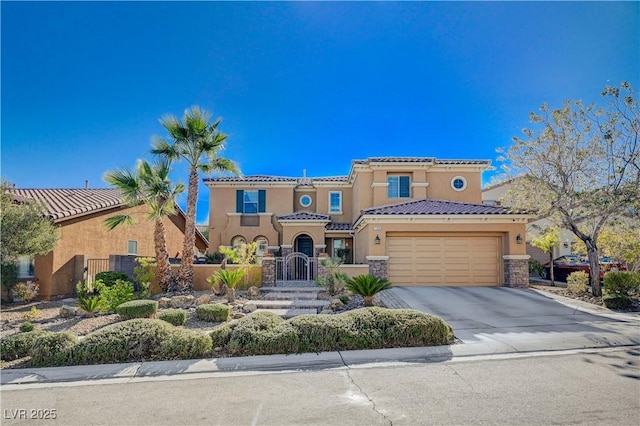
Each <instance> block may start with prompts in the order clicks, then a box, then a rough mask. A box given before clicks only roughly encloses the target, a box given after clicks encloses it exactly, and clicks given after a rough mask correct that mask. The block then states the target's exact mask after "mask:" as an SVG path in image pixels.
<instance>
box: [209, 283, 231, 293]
mask: <svg viewBox="0 0 640 426" xmlns="http://www.w3.org/2000/svg"><path fill="white" fill-rule="evenodd" d="M211 290H212V291H213V294H215V295H216V296H224V295H225V294H227V286H226V285H224V284H221V283H220V281H218V282H216V283H215V284H214V285H213V286H212V287H211Z"/></svg>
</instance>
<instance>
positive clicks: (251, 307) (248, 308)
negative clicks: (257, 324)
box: [242, 303, 258, 313]
mask: <svg viewBox="0 0 640 426" xmlns="http://www.w3.org/2000/svg"><path fill="white" fill-rule="evenodd" d="M256 309H258V307H257V306H256V305H255V303H246V304H245V305H244V306H243V307H242V311H243V312H246V313H251V312H253V311H255V310H256Z"/></svg>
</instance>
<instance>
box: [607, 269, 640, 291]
mask: <svg viewBox="0 0 640 426" xmlns="http://www.w3.org/2000/svg"><path fill="white" fill-rule="evenodd" d="M638 288H640V273H639V272H627V271H611V272H607V273H606V274H605V275H604V290H605V292H606V293H607V294H611V295H613V294H619V295H623V296H631V295H632V294H635V293H637V292H638Z"/></svg>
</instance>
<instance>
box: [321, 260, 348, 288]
mask: <svg viewBox="0 0 640 426" xmlns="http://www.w3.org/2000/svg"><path fill="white" fill-rule="evenodd" d="M341 264H342V261H341V260H340V259H339V258H337V257H327V258H324V259H322V260H321V261H320V265H321V266H323V267H324V268H326V269H327V274H326V275H325V276H323V277H320V278H318V279H317V280H316V283H317V284H318V285H320V286H322V287H324V288H325V289H326V290H327V293H328V294H329V295H330V296H334V295H335V294H336V292H337V291H338V289H339V288H340V287H342V286H343V285H344V283H346V282H347V280H348V277H347V275H346V274H344V273H342V272H339V271H337V270H336V269H337V268H338V267H339V266H340V265H341Z"/></svg>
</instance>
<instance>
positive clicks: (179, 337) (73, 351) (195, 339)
mask: <svg viewBox="0 0 640 426" xmlns="http://www.w3.org/2000/svg"><path fill="white" fill-rule="evenodd" d="M210 356H211V338H210V337H209V336H208V335H207V334H206V333H202V332H197V331H193V330H184V329H180V328H176V327H174V326H173V325H171V324H169V323H167V322H165V321H161V320H157V319H133V320H129V321H124V322H120V323H116V324H112V325H109V326H106V327H104V328H102V329H100V330H98V331H96V332H94V333H91V334H89V335H88V336H87V337H86V338H85V339H84V340H82V341H81V342H80V343H79V344H77V345H76V346H74V347H72V348H69V349H67V350H65V351H64V353H63V354H62V355H60V356H59V357H58V358H57V361H58V362H59V363H60V364H59V365H81V364H109V363H116V362H132V361H154V360H176V359H193V358H206V357H210Z"/></svg>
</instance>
